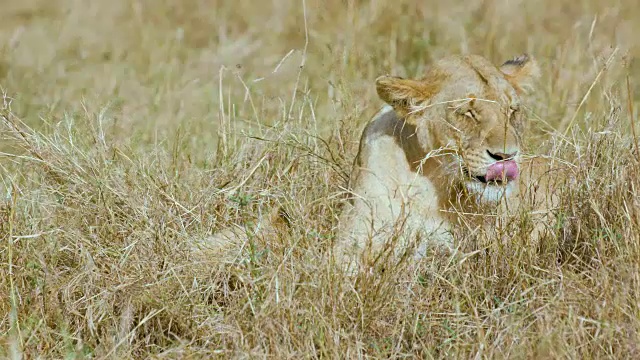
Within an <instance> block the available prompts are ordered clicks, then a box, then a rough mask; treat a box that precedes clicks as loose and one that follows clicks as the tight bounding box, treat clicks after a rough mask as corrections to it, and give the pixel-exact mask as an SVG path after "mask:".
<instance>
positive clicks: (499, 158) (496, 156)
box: [487, 150, 518, 161]
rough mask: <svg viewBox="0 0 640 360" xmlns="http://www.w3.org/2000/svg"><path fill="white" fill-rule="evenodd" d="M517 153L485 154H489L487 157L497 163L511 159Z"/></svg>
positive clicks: (488, 152)
mask: <svg viewBox="0 0 640 360" xmlns="http://www.w3.org/2000/svg"><path fill="white" fill-rule="evenodd" d="M517 153H518V152H517V151H515V152H512V153H511V154H505V153H502V152H497V153H492V152H491V151H489V150H487V154H489V156H491V158H492V159H494V160H497V161H504V160H509V159H513V158H514V157H515V156H516V154H517Z"/></svg>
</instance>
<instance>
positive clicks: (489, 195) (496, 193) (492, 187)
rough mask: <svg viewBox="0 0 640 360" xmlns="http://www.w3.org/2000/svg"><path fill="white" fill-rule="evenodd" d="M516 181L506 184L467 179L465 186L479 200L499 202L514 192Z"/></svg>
mask: <svg viewBox="0 0 640 360" xmlns="http://www.w3.org/2000/svg"><path fill="white" fill-rule="evenodd" d="M514 186H515V182H509V183H506V184H491V183H482V182H480V181H476V180H467V181H465V187H466V188H467V191H468V193H469V194H470V195H475V196H476V200H477V201H478V202H483V203H497V202H498V201H500V200H502V199H503V198H508V197H510V196H511V194H512V193H513V189H514Z"/></svg>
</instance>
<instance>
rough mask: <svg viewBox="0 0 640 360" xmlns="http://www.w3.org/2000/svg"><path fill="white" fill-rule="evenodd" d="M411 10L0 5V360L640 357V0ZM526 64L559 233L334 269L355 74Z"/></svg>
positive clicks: (364, 111) (370, 76)
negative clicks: (558, 168) (437, 65)
mask: <svg viewBox="0 0 640 360" xmlns="http://www.w3.org/2000/svg"><path fill="white" fill-rule="evenodd" d="M418 3H420V4H418ZM429 3H430V2H413V1H408V0H399V1H393V2H392V1H378V0H371V1H351V0H347V1H339V0H326V1H314V0H307V2H306V6H303V3H302V2H296V1H284V0H274V1H270V2H269V1H265V2H258V1H254V0H235V1H220V0H183V1H179V2H178V1H170V0H154V1H151V0H137V1H125V0H114V1H106V0H105V1H89V2H87V1H80V0H58V1H45V0H22V1H13V0H3V1H0V8H2V13H3V17H2V21H0V30H1V31H0V85H1V86H2V89H3V90H4V91H5V92H6V96H5V98H4V100H5V101H4V106H3V107H2V110H0V114H1V115H2V125H1V127H0V137H1V140H0V141H1V142H0V151H2V154H3V155H2V157H1V158H0V177H1V179H2V188H0V190H2V194H1V198H0V239H1V240H2V243H1V245H0V262H1V266H0V344H2V346H0V356H2V357H10V358H14V359H18V358H21V357H22V358H37V357H42V358H85V357H91V358H94V357H95V358H146V357H163V358H164V357H168V358H189V357H195V358H203V357H272V358H299V357H312V358H319V357H322V358H356V357H365V356H366V357H373V358H388V357H392V358H400V357H407V356H408V357H412V356H415V357H420V358H443V357H455V358H480V357H482V358H637V357H638V356H639V355H640V354H639V353H640V348H639V345H638V344H640V333H639V332H640V308H639V305H638V304H639V302H638V301H639V300H638V299H640V212H639V210H638V207H639V206H640V197H639V196H640V168H639V166H640V162H639V161H638V156H639V153H638V151H637V143H636V142H635V139H634V136H633V134H634V132H633V131H632V130H633V128H632V126H631V124H632V123H633V121H632V120H634V119H636V117H637V116H636V111H637V110H636V109H638V108H639V104H638V98H637V97H633V95H632V94H634V93H635V94H640V89H639V88H638V84H640V79H638V77H637V74H638V71H640V66H639V65H638V62H637V61H635V62H634V61H633V57H634V55H638V54H639V51H640V49H639V47H638V45H640V40H638V36H637V34H638V33H640V25H639V23H638V21H637V19H638V18H639V17H640V9H639V8H638V6H637V2H636V1H634V0H613V1H600V0H584V1H569V0H566V1H565V0H540V1H518V0H516V1H507V0H486V1H446V2H431V3H434V5H428V4H429ZM305 10H306V11H305ZM305 15H306V16H305ZM525 51H527V52H530V53H532V54H534V55H536V57H537V58H538V60H539V61H540V62H541V65H542V68H543V74H544V76H543V80H542V82H541V84H540V86H539V88H538V92H537V93H536V95H535V99H534V100H535V101H533V102H532V106H531V122H530V126H529V128H530V129H529V131H530V134H531V136H530V137H529V140H528V144H527V145H528V147H529V149H530V150H531V149H534V150H536V151H545V152H547V153H551V154H553V155H555V156H558V157H559V158H562V159H564V160H566V161H567V162H569V163H570V164H572V168H573V173H572V174H571V175H570V177H571V178H572V179H573V180H574V184H573V185H571V186H567V187H566V188H563V189H562V197H563V199H564V201H563V207H562V208H561V210H560V215H561V219H562V224H561V225H563V226H559V227H558V228H557V229H555V230H554V231H552V232H551V233H550V234H549V236H548V237H547V238H545V239H544V241H542V243H541V244H540V246H538V247H536V248H534V247H532V246H530V245H529V244H527V243H526V240H525V239H526V236H525V235H526V231H527V229H528V226H530V224H529V223H528V222H527V218H526V217H523V218H521V219H519V222H518V223H511V224H506V225H505V227H504V228H500V229H496V233H493V234H480V235H479V237H472V236H470V235H469V234H465V232H464V231H461V234H460V236H459V237H458V240H459V241H460V244H462V245H461V246H463V247H467V248H474V247H476V248H477V247H478V246H479V245H478V244H482V247H481V248H480V249H481V250H482V251H478V252H476V253H475V255H473V256H470V257H467V258H466V259H465V260H464V261H458V260H454V259H449V258H442V257H433V258H430V259H427V260H426V261H424V262H421V263H419V264H411V263H406V262H405V263H401V264H396V265H393V266H388V267H387V271H385V272H377V273H373V274H371V275H362V276H359V277H356V278H349V277H345V276H344V275H343V274H340V273H339V272H336V270H335V268H334V267H333V266H332V264H331V263H330V261H329V258H330V256H329V254H330V253H329V250H330V245H331V242H332V238H333V234H334V230H335V227H336V225H337V216H338V214H339V211H340V204H341V202H342V201H343V198H344V197H343V195H344V193H343V190H342V188H341V186H343V185H344V181H345V174H346V173H347V172H348V171H349V167H350V164H351V161H352V160H353V157H354V156H355V153H356V148H357V141H358V137H359V132H360V131H361V129H362V128H363V126H364V124H365V122H366V121H367V120H368V119H369V117H370V116H371V115H372V114H373V113H374V112H375V111H376V110H377V108H378V106H379V105H380V101H379V100H378V99H377V98H376V96H375V90H374V87H373V80H374V79H375V77H376V76H378V75H380V74H384V73H387V72H390V73H394V74H399V75H409V76H413V75H418V74H420V73H421V72H422V71H423V70H424V69H425V66H427V65H428V64H429V62H430V61H432V60H433V59H437V58H440V57H442V56H445V55H449V54H453V53H460V52H463V53H477V54H481V55H484V56H486V57H488V58H490V59H492V60H494V61H496V62H499V61H501V60H504V59H506V58H509V57H511V56H513V55H515V54H518V53H520V52H525ZM627 76H629V77H628V80H629V84H630V85H629V86H627ZM637 126H640V125H639V124H636V127H637ZM638 131H640V129H638ZM265 219H275V220H277V221H276V222H277V223H278V224H279V225H278V226H276V227H275V228H272V229H270V231H266V232H265V231H262V232H261V231H259V230H260V228H261V227H263V226H264V225H265V223H264V222H265ZM229 226H235V227H236V228H237V229H240V230H241V231H243V232H246V233H247V234H248V241H247V242H246V243H243V244H230V245H229V246H228V247H227V248H226V249H225V251H224V252H221V251H220V250H219V249H218V250H217V252H212V251H209V252H207V251H204V252H203V251H195V249H194V247H195V245H194V244H196V243H197V242H198V240H201V239H207V238H209V237H210V236H211V235H212V234H214V233H216V232H217V231H219V230H221V229H225V228H229ZM505 234H508V235H509V236H510V237H511V240H510V241H509V242H508V243H504V242H500V241H494V239H495V238H496V237H497V236H504V235H505Z"/></svg>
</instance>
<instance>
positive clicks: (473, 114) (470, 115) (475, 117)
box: [464, 110, 478, 121]
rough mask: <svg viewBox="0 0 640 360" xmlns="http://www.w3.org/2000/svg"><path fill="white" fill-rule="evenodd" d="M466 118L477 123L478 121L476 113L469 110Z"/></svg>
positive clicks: (465, 114)
mask: <svg viewBox="0 0 640 360" xmlns="http://www.w3.org/2000/svg"><path fill="white" fill-rule="evenodd" d="M464 116H466V117H468V118H470V119H473V120H475V121H478V117H477V116H476V112H475V111H473V110H468V111H467V112H465V113H464Z"/></svg>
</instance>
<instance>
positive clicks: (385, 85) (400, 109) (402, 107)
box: [376, 75, 431, 116]
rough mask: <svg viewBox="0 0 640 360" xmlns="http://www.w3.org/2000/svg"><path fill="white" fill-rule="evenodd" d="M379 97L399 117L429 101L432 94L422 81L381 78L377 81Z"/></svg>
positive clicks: (393, 77)
mask: <svg viewBox="0 0 640 360" xmlns="http://www.w3.org/2000/svg"><path fill="white" fill-rule="evenodd" d="M376 90H377V91H378V96H380V99H382V100H383V101H384V102H386V103H387V104H389V105H391V106H392V107H393V109H394V110H395V111H396V112H397V113H398V115H401V116H404V115H406V114H407V113H408V112H409V111H411V105H415V104H417V103H419V102H422V101H423V100H426V99H428V98H429V97H430V96H431V94H430V91H429V89H428V87H427V86H425V85H424V84H423V83H422V82H421V81H417V80H410V79H403V78H401V77H397V76H386V75H384V76H380V77H378V78H377V79H376Z"/></svg>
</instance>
